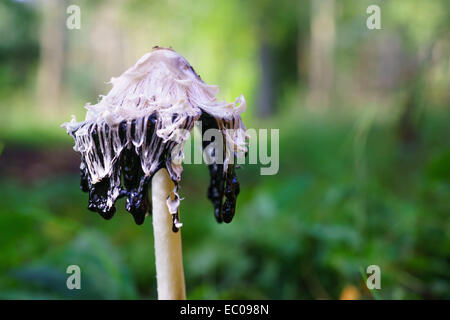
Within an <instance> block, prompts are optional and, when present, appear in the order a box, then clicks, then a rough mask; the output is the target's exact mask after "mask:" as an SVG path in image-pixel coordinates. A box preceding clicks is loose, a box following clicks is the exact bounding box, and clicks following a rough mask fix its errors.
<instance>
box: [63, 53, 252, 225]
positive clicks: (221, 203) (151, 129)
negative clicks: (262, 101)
mask: <svg viewBox="0 0 450 320" xmlns="http://www.w3.org/2000/svg"><path fill="white" fill-rule="evenodd" d="M111 83H112V84H113V88H112V89H111V91H110V92H109V93H108V95H106V96H103V97H102V99H101V100H100V102H99V103H97V104H96V105H89V104H88V105H87V106H86V108H87V109H88V112H87V114H86V120H85V121H82V122H76V120H75V118H73V119H72V121H71V122H68V123H65V124H63V127H65V128H66V130H67V132H68V133H69V134H70V135H71V136H72V137H73V138H74V140H75V146H74V150H75V151H77V152H79V153H80V155H81V164H80V175H81V189H82V190H83V191H84V192H88V193H89V205H88V208H89V210H91V211H94V212H97V213H99V214H100V215H101V216H102V217H103V218H105V219H111V218H112V217H113V216H114V213H115V211H116V209H115V202H116V201H117V199H119V198H122V197H125V198H126V205H125V208H126V210H127V211H128V212H130V213H131V214H132V215H133V217H134V220H135V222H136V223H137V224H142V223H143V222H144V220H145V217H146V215H147V214H150V211H151V203H150V199H149V196H148V192H149V183H150V182H151V179H152V177H153V176H154V174H155V173H156V172H157V171H158V170H160V169H162V168H165V169H167V172H168V174H169V176H170V178H171V180H172V181H173V182H174V185H175V187H174V189H173V192H172V194H171V195H169V196H168V199H167V205H168V208H169V212H170V213H171V214H172V221H173V230H174V231H175V232H176V231H177V230H178V228H179V227H180V226H181V223H180V218H179V207H178V206H179V200H180V197H179V195H178V189H179V182H180V180H181V174H182V170H183V168H182V165H181V162H182V160H183V157H184V153H183V146H184V143H185V141H186V140H187V139H189V132H191V131H192V129H193V127H194V124H195V123H196V122H197V121H200V122H201V125H202V134H203V133H204V132H205V131H206V130H208V129H216V130H218V131H219V132H220V133H221V136H222V140H223V141H222V148H223V152H222V157H220V155H218V154H217V155H216V154H215V150H216V149H214V148H210V147H211V146H215V147H217V141H214V140H212V141H205V142H203V150H204V152H207V153H209V156H210V157H211V158H212V159H213V161H212V162H211V163H209V164H208V166H209V172H210V185H209V187H208V192H207V196H208V198H209V199H210V200H211V201H212V203H213V207H214V215H215V217H216V219H217V221H218V222H222V221H224V222H226V223H228V222H230V221H231V220H232V219H233V216H234V214H235V210H236V198H237V196H238V194H239V182H238V179H237V177H236V173H235V165H234V163H235V157H236V154H238V153H240V154H242V153H245V152H246V151H247V149H246V138H247V136H246V134H245V127H244V125H243V123H242V120H241V117H240V114H241V113H242V112H243V111H244V110H245V108H246V105H245V99H244V97H243V96H240V97H238V98H237V99H236V101H235V102H234V103H227V102H225V101H218V100H217V99H216V95H217V93H218V89H217V87H215V86H211V85H207V84H205V83H204V82H203V81H202V80H201V78H200V77H199V76H198V75H197V74H196V73H195V71H194V69H193V68H192V67H191V66H190V64H189V63H188V62H187V61H186V59H184V58H183V57H182V56H180V55H179V54H177V53H176V52H175V51H173V50H172V49H164V48H158V47H156V48H154V50H153V51H152V52H150V53H148V54H146V55H144V56H143V57H142V58H141V59H140V60H139V61H138V62H137V63H136V64H135V65H134V66H133V67H131V68H130V69H128V70H127V71H125V72H124V73H123V74H122V75H121V76H120V77H118V78H113V79H111ZM229 129H231V130H241V131H244V133H242V132H241V134H237V135H236V134H229V133H228V132H227V130H229ZM180 130H181V131H180ZM180 132H181V133H180Z"/></svg>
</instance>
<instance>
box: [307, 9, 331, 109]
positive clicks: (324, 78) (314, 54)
mask: <svg viewBox="0 0 450 320" xmlns="http://www.w3.org/2000/svg"><path fill="white" fill-rule="evenodd" d="M334 16H335V2H334V0H313V1H311V43H310V56H309V97H308V99H309V105H310V106H324V107H326V106H329V105H330V102H331V101H330V100H331V95H332V89H333V80H334V43H335V17H334Z"/></svg>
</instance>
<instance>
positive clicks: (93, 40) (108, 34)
mask: <svg viewBox="0 0 450 320" xmlns="http://www.w3.org/2000/svg"><path fill="white" fill-rule="evenodd" d="M121 4H122V3H121V2H120V1H117V0H111V1H107V2H103V3H101V4H100V5H99V6H98V8H97V9H96V19H95V20H94V21H93V24H92V30H91V32H90V47H91V52H90V55H91V57H92V61H93V65H92V68H93V69H94V71H95V78H94V85H95V92H96V94H101V93H104V92H105V91H107V90H109V89H110V85H109V84H107V82H106V80H109V79H110V78H111V77H117V76H119V75H120V74H121V73H122V72H123V70H124V69H125V68H126V65H125V61H124V60H125V58H124V56H125V50H126V49H127V48H126V46H125V44H124V38H125V34H124V33H123V32H122V31H121V27H120V25H118V21H120V15H119V13H120V12H121V11H122V8H121V7H120V6H121Z"/></svg>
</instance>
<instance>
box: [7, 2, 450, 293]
mask: <svg viewBox="0 0 450 320" xmlns="http://www.w3.org/2000/svg"><path fill="white" fill-rule="evenodd" d="M70 4H77V5H78V6H80V8H81V29H80V30H69V29H67V28H66V18H67V17H68V15H67V14H66V8H67V6H68V5H70ZM370 4H378V5H379V6H380V8H381V17H382V30H374V31H371V30H368V29H367V27H366V19H367V17H368V15H367V14H366V8H367V7H368V6H369V5H370ZM155 45H159V46H166V47H169V46H171V47H173V48H174V49H175V50H177V51H178V52H179V53H180V54H182V55H183V56H185V57H186V58H187V60H188V61H189V62H190V63H191V64H192V65H193V66H194V68H195V69H196V71H197V72H198V73H199V74H200V75H201V76H202V78H203V79H204V81H206V82H207V83H210V84H217V85H219V86H220V88H221V98H224V99H226V100H228V101H230V100H231V101H233V100H234V98H235V97H236V96H238V95H239V94H241V93H243V94H244V95H245V97H246V99H247V103H248V109H247V112H246V113H245V114H244V116H243V117H244V122H245V124H246V125H247V127H248V128H269V129H270V128H277V129H279V130H280V170H279V173H278V174H277V175H274V176H261V175H260V174H259V172H260V166H259V165H244V166H243V168H241V169H240V170H239V171H238V176H239V178H240V181H241V194H240V196H239V198H238V204H237V214H236V217H235V219H234V220H233V222H232V223H231V224H229V225H226V224H217V223H216V222H215V219H214V217H213V210H212V205H211V203H210V202H209V201H208V199H207V198H206V189H207V185H208V183H209V177H208V170H207V167H206V166H204V165H185V171H184V173H183V179H182V183H181V194H182V196H183V197H184V200H183V201H182V204H181V216H182V221H183V223H184V226H183V229H182V236H183V251H184V265H185V274H186V282H187V294H188V298H191V299H218V298H225V299H266V298H273V299H305V298H307V299H338V298H348V299H350V298H354V299H376V298H382V299H405V298H412V299H429V298H450V274H449V272H450V268H449V266H450V238H449V234H450V232H449V231H450V226H449V214H450V108H449V106H450V59H449V57H450V2H449V1H448V0H429V1H426V0H402V1H394V0H370V1H363V0H342V1H341V0H339V1H335V0H320V1H318V0H316V1H289V0H277V1H269V0H263V1H250V0H247V1H238V0H228V1H147V0H132V1H126V2H125V1H101V0H97V1H82V0H70V1H69V0H67V1H56V0H55V1H50V0H49V1H44V0H42V1H38V0H24V1H13V0H5V1H2V2H1V3H0V119H1V121H0V298H1V299H10V298H19V299H22V298H32V299H42V298H63V299H74V298H75V299H78V298H86V299H91V298H98V299H117V298H118V299H135V298H145V299H153V298H156V279H155V266H154V255H153V234H152V226H151V218H148V219H147V220H146V222H145V223H144V225H142V226H136V225H135V224H134V221H133V219H132V217H131V215H129V214H128V213H127V212H126V211H125V210H124V205H125V204H124V200H123V199H122V200H119V201H118V203H117V208H118V212H117V213H116V215H115V217H114V218H113V219H112V220H110V221H105V220H103V219H102V218H101V217H100V216H99V215H97V214H96V213H92V212H90V211H88V210H87V201H88V196H87V194H84V193H82V192H81V190H80V188H79V177H78V165H79V155H78V154H77V153H75V152H74V151H73V150H72V146H73V141H72V139H71V138H70V137H69V136H68V135H67V134H66V133H65V131H64V130H63V129H62V128H60V127H59V126H60V124H61V123H62V122H64V121H69V120H70V116H71V115H72V114H75V115H76V116H77V118H78V119H79V120H80V119H83V117H84V114H85V110H84V108H83V106H84V105H85V104H86V103H87V102H91V103H96V102H97V101H98V98H99V95H101V94H106V93H107V92H108V90H109V89H110V85H109V84H108V83H107V82H108V81H109V79H110V78H111V77H115V76H118V75H120V74H121V72H123V71H124V70H125V69H127V68H128V67H130V66H131V65H132V64H134V62H135V61H137V60H138V58H140V57H141V56H142V55H143V54H144V53H146V52H148V51H149V50H151V48H152V47H153V46H155ZM71 264H76V265H79V266H80V267H81V270H82V290H79V291H77V290H72V291H70V290H67V288H66V278H67V276H68V275H67V274H66V273H65V270H66V268H67V266H68V265H71ZM372 264H375V265H378V266H380V268H381V275H382V278H381V279H382V280H381V281H382V282H381V286H382V289H381V290H377V291H375V292H370V291H369V290H367V288H366V286H365V280H364V278H365V272H364V271H365V268H366V267H367V266H369V265H372Z"/></svg>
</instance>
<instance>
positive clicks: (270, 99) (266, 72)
mask: <svg viewBox="0 0 450 320" xmlns="http://www.w3.org/2000/svg"><path fill="white" fill-rule="evenodd" d="M259 60H260V68H261V69H260V70H261V76H260V79H261V82H260V84H259V90H258V109H257V110H258V111H257V113H258V117H260V118H265V117H268V116H270V115H272V114H273V112H274V104H275V101H274V87H275V78H274V77H275V75H274V72H273V68H274V61H273V60H274V53H273V48H272V47H271V46H270V44H268V43H267V42H266V41H265V40H260V43H259Z"/></svg>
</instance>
